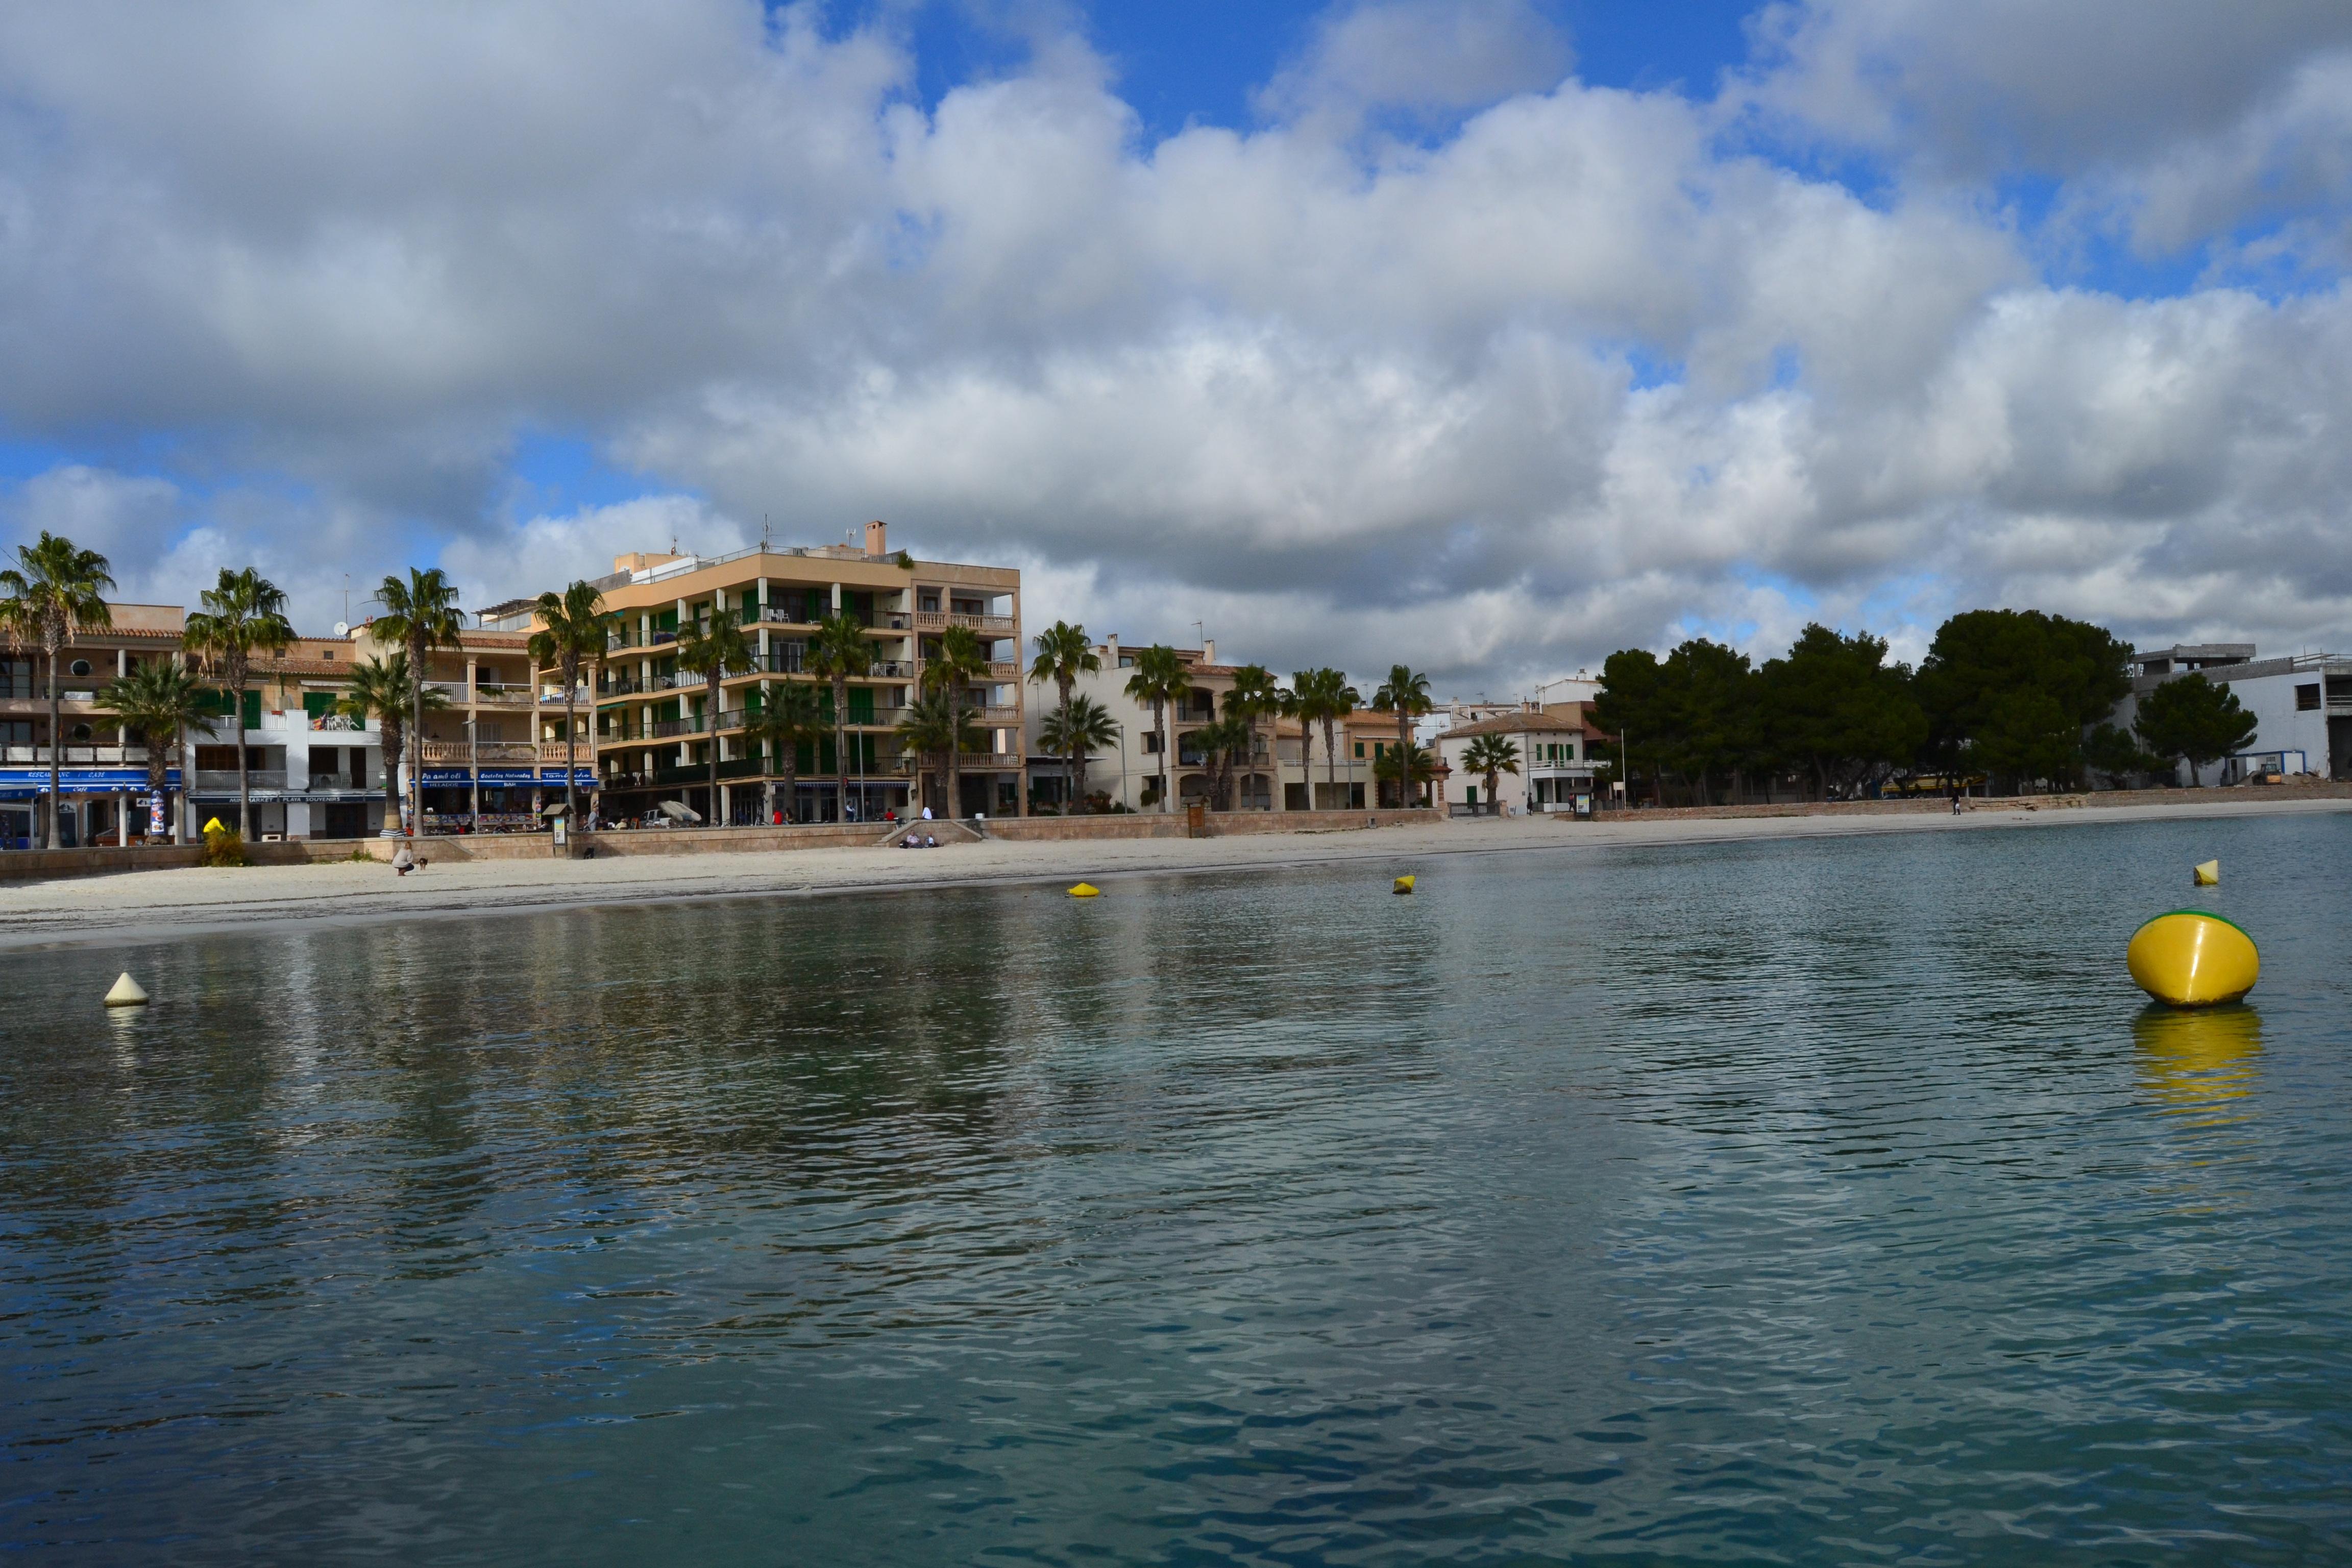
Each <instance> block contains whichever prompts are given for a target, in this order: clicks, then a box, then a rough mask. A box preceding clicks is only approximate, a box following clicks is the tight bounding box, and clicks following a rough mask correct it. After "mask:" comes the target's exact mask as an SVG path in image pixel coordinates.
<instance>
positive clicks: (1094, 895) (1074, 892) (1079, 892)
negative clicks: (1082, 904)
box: [1070, 882, 1102, 899]
mask: <svg viewBox="0 0 2352 1568" xmlns="http://www.w3.org/2000/svg"><path fill="white" fill-rule="evenodd" d="M1070 897H1072V898H1074V899H1099V898H1101V897H1102V889H1100V888H1097V887H1096V886H1095V885H1094V884H1093V883H1092V882H1080V883H1079V884H1078V885H1077V886H1076V887H1075V888H1072V889H1070Z"/></svg>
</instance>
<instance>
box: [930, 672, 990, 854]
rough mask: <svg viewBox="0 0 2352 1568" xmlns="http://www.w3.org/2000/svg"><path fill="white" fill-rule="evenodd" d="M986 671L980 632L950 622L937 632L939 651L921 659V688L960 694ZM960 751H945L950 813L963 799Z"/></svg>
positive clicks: (950, 813) (949, 813) (952, 812)
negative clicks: (938, 635)
mask: <svg viewBox="0 0 2352 1568" xmlns="http://www.w3.org/2000/svg"><path fill="white" fill-rule="evenodd" d="M987 673H988V650H987V649H986V648H983V647H981V646H980V636H979V634H978V633H976V632H974V631H973V630H972V629H971V627H970V626H950V627H948V629H947V630H945V631H943V632H941V633H940V647H939V651H938V652H937V653H935V654H933V655H931V657H930V658H927V659H925V660H924V661H923V689H924V690H926V691H929V692H940V691H952V692H956V693H959V694H961V692H962V690H963V688H964V684H965V682H967V681H969V680H971V679H974V678H976V677H978V676H982V675H985V674H987ZM961 754H962V753H961V751H955V752H949V753H948V779H947V791H948V809H947V815H948V816H955V814H956V808H957V806H958V805H960V804H961V800H962V795H961V784H962V777H961V772H960V769H959V763H960V762H961Z"/></svg>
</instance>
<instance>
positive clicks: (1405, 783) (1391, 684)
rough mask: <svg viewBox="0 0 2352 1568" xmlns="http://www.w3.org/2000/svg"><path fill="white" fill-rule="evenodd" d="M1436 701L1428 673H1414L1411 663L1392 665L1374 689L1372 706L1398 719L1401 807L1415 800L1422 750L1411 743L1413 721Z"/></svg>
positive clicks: (1399, 801)
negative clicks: (1414, 774) (1415, 776)
mask: <svg viewBox="0 0 2352 1568" xmlns="http://www.w3.org/2000/svg"><path fill="white" fill-rule="evenodd" d="M1436 706H1437V704H1436V702H1435V700H1433V699H1432V698H1431V697H1430V695H1429V677H1427V676H1425V675H1421V674H1417V673H1415V672H1414V671H1413V670H1412V668H1410V667H1408V666H1405V665H1402V664H1395V665H1391V666H1390V667H1389V678H1388V679H1386V680H1384V681H1382V682H1381V687H1380V689H1379V690H1377V691H1375V692H1373V693H1372V710H1373V711H1374V712H1376V713H1393V714H1395V715H1396V722H1397V754H1398V755H1399V756H1401V757H1402V758H1404V760H1405V761H1404V764H1403V772H1402V774H1401V775H1400V776H1399V778H1398V780H1397V805H1398V806H1399V807H1400V808H1402V807H1404V806H1409V805H1412V772H1413V769H1414V768H1415V767H1416V766H1418V765H1419V763H1420V756H1421V753H1420V752H1416V751H1415V749H1414V747H1413V743H1412V721H1414V720H1415V719H1418V718H1420V717H1421V716H1422V715H1423V714H1424V713H1426V712H1428V711H1429V710H1431V709H1433V708H1434V707H1436Z"/></svg>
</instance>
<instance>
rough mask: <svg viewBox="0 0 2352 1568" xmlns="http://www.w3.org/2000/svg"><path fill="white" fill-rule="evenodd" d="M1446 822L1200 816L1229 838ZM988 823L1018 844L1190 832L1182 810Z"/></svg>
mask: <svg viewBox="0 0 2352 1568" xmlns="http://www.w3.org/2000/svg"><path fill="white" fill-rule="evenodd" d="M1444 820H1445V819H1444V817H1443V816H1439V815H1438V814H1437V813H1436V812H1433V811H1213V812H1210V813H1209V814H1208V815H1207V816H1206V817H1204V818H1203V819H1202V826H1204V827H1205V828H1206V829H1207V831H1206V832H1205V834H1204V835H1203V837H1209V838H1230V837H1235V836H1236V835H1240V834H1245V833H1348V832H1358V831H1361V830H1362V829H1364V828H1367V827H1374V826H1379V827H1402V826H1417V825H1421V824H1426V823H1434V822H1443V821H1444ZM985 826H986V828H987V832H988V836H989V837H991V838H1002V839H1004V840H1006V841H1008V842H1010V843H1015V844H1038V843H1060V842H1064V841H1068V840H1075V839H1097V838H1108V839H1119V838H1190V837H1192V827H1191V826H1190V824H1189V823H1188V822H1187V821H1186V818H1185V816H1184V813H1182V812H1181V811H1178V812H1171V813H1169V814H1167V815H1166V816H1162V815H1161V814H1160V813H1159V812H1155V811H1142V812H1137V813H1135V814H1134V815H1132V816H1129V815H1127V814H1124V813H1122V814H1119V815H1116V816H1023V817H1004V818H1002V819H998V818H993V817H992V818H991V819H990V820H989V821H988V823H987V824H986V825H985Z"/></svg>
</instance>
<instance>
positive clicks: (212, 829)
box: [205, 816, 228, 833]
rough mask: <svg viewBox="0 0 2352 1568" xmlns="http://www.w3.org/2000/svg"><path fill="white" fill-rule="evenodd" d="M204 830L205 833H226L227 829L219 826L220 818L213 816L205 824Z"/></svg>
mask: <svg viewBox="0 0 2352 1568" xmlns="http://www.w3.org/2000/svg"><path fill="white" fill-rule="evenodd" d="M227 831H228V829H227V828H226V827H223V826H221V819H220V818H219V817H217V816H215V817H214V818H213V819H212V820H211V821H210V822H207V823H205V832H206V833H226V832H227Z"/></svg>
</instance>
